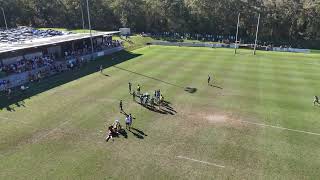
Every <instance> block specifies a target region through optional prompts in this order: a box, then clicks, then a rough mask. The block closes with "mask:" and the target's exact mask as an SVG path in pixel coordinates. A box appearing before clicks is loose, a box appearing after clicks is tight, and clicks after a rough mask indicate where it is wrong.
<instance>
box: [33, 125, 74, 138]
mask: <svg viewBox="0 0 320 180" xmlns="http://www.w3.org/2000/svg"><path fill="white" fill-rule="evenodd" d="M70 121H71V120H67V121H64V122H63V123H61V124H59V125H58V126H57V127H55V128H54V129H52V130H50V131H49V132H47V133H45V134H43V135H42V136H40V137H39V138H37V140H36V141H35V142H38V141H40V140H42V139H44V138H46V137H47V136H49V135H50V134H52V133H54V132H55V131H57V130H59V129H60V128H62V127H63V126H64V125H66V124H67V123H69V122H70Z"/></svg>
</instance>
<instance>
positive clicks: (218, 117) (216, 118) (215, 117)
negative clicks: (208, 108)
mask: <svg viewBox="0 0 320 180" xmlns="http://www.w3.org/2000/svg"><path fill="white" fill-rule="evenodd" d="M205 118H206V119H207V120H208V121H209V122H211V123H225V122H227V121H228V117H227V116H226V115H222V114H212V115H208V116H206V117H205Z"/></svg>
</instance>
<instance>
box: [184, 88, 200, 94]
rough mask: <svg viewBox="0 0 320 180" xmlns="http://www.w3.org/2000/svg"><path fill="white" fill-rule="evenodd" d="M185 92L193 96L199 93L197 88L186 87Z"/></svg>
mask: <svg viewBox="0 0 320 180" xmlns="http://www.w3.org/2000/svg"><path fill="white" fill-rule="evenodd" d="M184 90H185V91H186V92H188V93H191V94H194V93H196V92H197V91H198V89H197V88H192V87H186V88H184Z"/></svg>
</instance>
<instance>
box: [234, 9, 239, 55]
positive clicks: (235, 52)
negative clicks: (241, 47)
mask: <svg viewBox="0 0 320 180" xmlns="http://www.w3.org/2000/svg"><path fill="white" fill-rule="evenodd" d="M239 24H240V13H239V14H238V23H237V34H236V43H235V47H234V54H237V44H238V34H239Z"/></svg>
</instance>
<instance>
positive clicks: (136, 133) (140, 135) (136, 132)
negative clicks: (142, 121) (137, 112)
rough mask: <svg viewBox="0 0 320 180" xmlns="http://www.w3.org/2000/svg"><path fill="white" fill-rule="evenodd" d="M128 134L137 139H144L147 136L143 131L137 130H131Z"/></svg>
mask: <svg viewBox="0 0 320 180" xmlns="http://www.w3.org/2000/svg"><path fill="white" fill-rule="evenodd" d="M130 132H131V133H132V134H133V135H134V136H135V137H136V138H138V139H144V137H145V136H148V135H147V134H145V133H144V132H143V131H141V130H139V129H137V128H131V130H130Z"/></svg>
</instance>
